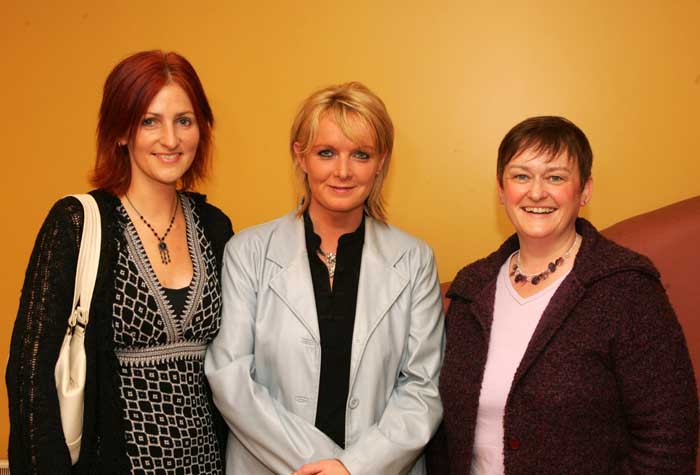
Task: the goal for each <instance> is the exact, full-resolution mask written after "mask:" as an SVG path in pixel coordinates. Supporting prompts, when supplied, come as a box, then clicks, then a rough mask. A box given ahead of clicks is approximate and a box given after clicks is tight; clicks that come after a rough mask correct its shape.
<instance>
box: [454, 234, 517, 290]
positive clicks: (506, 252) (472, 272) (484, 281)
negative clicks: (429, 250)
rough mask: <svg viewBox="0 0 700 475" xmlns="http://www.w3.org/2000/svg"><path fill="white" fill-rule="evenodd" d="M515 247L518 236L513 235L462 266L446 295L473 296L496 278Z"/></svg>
mask: <svg viewBox="0 0 700 475" xmlns="http://www.w3.org/2000/svg"><path fill="white" fill-rule="evenodd" d="M517 249H518V238H517V236H516V235H513V236H511V237H509V238H508V239H507V240H506V241H505V242H503V244H501V246H500V247H499V248H498V249H496V250H495V251H494V252H492V253H491V254H489V255H488V256H486V257H483V258H481V259H479V260H476V261H474V262H472V263H471V264H468V265H466V266H464V267H463V268H462V269H461V270H460V271H459V272H457V275H456V276H455V278H454V279H453V281H452V285H450V288H449V290H448V291H447V296H448V297H450V298H451V297H454V296H459V297H462V298H465V299H472V298H474V296H475V295H476V294H478V293H479V292H480V291H481V290H482V289H483V288H485V287H486V286H488V285H489V284H490V283H491V282H493V281H494V280H495V279H496V276H497V275H498V272H499V270H500V269H501V266H502V265H503V263H504V262H505V261H506V259H508V257H509V256H510V255H511V254H512V253H513V252H515V251H516V250H517Z"/></svg>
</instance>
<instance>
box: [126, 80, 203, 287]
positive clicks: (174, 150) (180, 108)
mask: <svg viewBox="0 0 700 475" xmlns="http://www.w3.org/2000/svg"><path fill="white" fill-rule="evenodd" d="M120 144H121V145H127V146H128V149H129V159H130V162H131V181H130V183H129V187H128V189H127V191H126V196H128V197H129V200H131V203H129V201H127V199H126V196H125V195H122V196H120V197H119V198H120V199H121V201H122V204H123V205H124V207H125V209H126V211H127V213H128V214H129V217H130V218H131V222H132V223H133V224H134V227H135V228H136V232H137V233H138V235H139V238H140V239H141V243H142V244H143V247H144V249H145V251H146V255H147V256H148V260H149V261H150V264H151V267H152V268H153V271H154V272H155V275H156V276H157V278H158V280H159V281H160V283H161V285H162V286H163V287H165V288H172V289H181V288H184V287H187V286H189V284H190V281H191V280H192V275H193V268H192V261H191V258H190V253H189V249H188V247H187V235H186V225H185V217H184V214H183V212H182V208H181V206H180V205H179V203H177V211H176V213H175V221H174V222H173V226H172V228H171V230H170V233H169V234H168V235H167V237H166V239H165V242H166V244H167V246H168V251H169V253H170V258H171V262H170V263H168V264H164V263H163V262H162V261H161V257H160V251H159V249H158V244H159V241H158V239H157V238H156V237H155V236H154V234H153V232H152V231H151V230H150V229H149V228H148V227H147V226H146V224H145V223H144V222H143V221H142V220H141V219H140V218H139V215H138V213H137V211H136V209H134V206H135V207H136V208H137V209H138V212H140V213H141V215H142V216H143V217H144V218H145V219H146V220H147V221H148V222H149V223H150V224H151V226H152V227H153V228H154V229H155V231H156V232H157V233H158V234H159V235H160V236H161V237H162V236H163V234H164V233H165V231H166V229H167V228H168V225H169V224H170V219H171V217H172V215H173V209H174V207H175V206H176V193H177V182H178V180H179V179H180V178H181V177H182V176H183V175H184V174H185V172H186V171H187V170H188V169H189V167H190V165H191V164H192V162H193V161H194V157H195V155H196V152H197V146H198V144H199V128H198V126H197V123H196V120H195V115H194V109H193V107H192V103H191V102H190V100H189V97H188V96H187V94H186V93H185V91H184V90H183V89H182V88H181V87H180V86H178V85H176V84H173V83H170V84H166V85H165V86H164V87H163V88H162V89H161V90H160V91H159V92H158V94H156V96H155V97H154V98H153V100H152V101H151V103H150V104H149V106H148V108H147V110H146V113H145V115H144V117H143V118H142V119H141V122H140V124H139V128H138V130H137V132H136V134H135V136H134V138H133V139H132V140H130V141H129V140H128V139H127V138H126V137H125V138H123V140H120ZM132 203H133V206H132Z"/></svg>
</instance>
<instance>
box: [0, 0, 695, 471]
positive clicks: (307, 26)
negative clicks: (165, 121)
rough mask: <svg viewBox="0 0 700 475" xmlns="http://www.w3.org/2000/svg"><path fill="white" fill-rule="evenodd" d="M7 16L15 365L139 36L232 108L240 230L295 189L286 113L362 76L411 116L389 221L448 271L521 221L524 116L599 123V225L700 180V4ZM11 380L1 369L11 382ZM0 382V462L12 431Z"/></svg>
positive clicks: (225, 130)
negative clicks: (32, 287) (516, 193)
mask: <svg viewBox="0 0 700 475" xmlns="http://www.w3.org/2000/svg"><path fill="white" fill-rule="evenodd" d="M2 9H3V20H2V28H0V58H2V59H0V61H1V64H2V72H1V74H0V94H1V96H0V98H1V99H2V101H1V102H0V104H2V106H3V110H4V111H5V112H4V113H3V117H4V118H3V119H2V125H0V137H1V138H2V141H1V143H2V147H3V150H4V153H3V157H2V169H3V173H2V175H3V176H2V187H1V188H0V189H1V190H2V191H1V193H2V204H3V206H2V207H1V211H0V213H1V214H0V218H1V220H2V227H3V232H2V234H1V237H0V239H2V251H3V252H2V255H3V259H2V260H3V272H2V279H1V286H0V302H1V306H0V315H2V317H0V362H2V364H3V375H4V362H5V361H7V354H8V347H9V341H10V333H11V329H12V323H13V320H14V317H15V312H16V310H17V303H18V297H19V291H20V288H21V284H22V278H23V274H24V270H25V266H26V262H27V259H28V257H29V253H30V252H31V248H32V245H33V242H34V237H35V235H36V232H37V231H38V228H39V226H40V224H41V222H42V220H43V218H44V217H45V215H46V213H47V211H48V209H49V207H50V206H51V204H52V203H53V202H54V200H56V199H57V198H58V197H60V196H62V195H65V194H68V193H75V192H81V191H84V190H86V189H87V188H88V184H87V180H86V176H87V172H88V170H89V168H90V166H91V164H92V161H93V156H94V129H95V123H96V115H97V110H98V106H99V101H100V92H101V87H102V83H103V81H104V79H105V77H106V75H107V73H108V72H109V71H110V69H111V68H112V67H113V66H114V64H116V62H117V61H119V60H120V59H122V58H123V57H124V56H126V55H128V54H130V53H133V52H135V51H138V50H143V49H153V48H161V49H166V50H175V51H178V52H180V53H182V54H184V55H185V56H186V57H187V58H189V59H190V61H191V62H192V63H193V64H194V66H195V67H196V69H197V71H198V72H199V74H200V77H201V79H202V81H203V83H204V85H205V88H206V90H207V93H208V95H209V99H210V101H211V104H212V107H213V109H214V113H215V116H216V119H217V127H216V145H217V148H216V157H215V169H214V176H213V177H212V179H211V180H210V181H209V182H208V183H207V184H206V186H204V187H203V188H202V189H203V191H205V192H206V193H207V194H208V195H209V197H210V199H211V201H213V202H214V203H215V204H217V205H219V206H220V207H221V208H222V209H223V210H224V211H226V212H227V213H228V214H229V216H230V217H231V218H232V220H233V222H234V226H235V228H236V229H242V228H244V227H247V226H250V225H252V224H255V223H259V222H262V221H266V220H269V219H271V218H273V217H276V216H278V215H280V214H282V213H284V212H286V211H287V210H289V209H291V208H292V206H293V202H294V195H293V191H292V190H293V188H292V178H291V177H292V174H291V168H290V159H289V157H288V155H287V151H286V141H287V133H288V129H289V125H290V123H291V120H292V116H293V114H294V111H295V108H296V106H297V105H298V103H299V101H300V100H301V99H302V98H304V97H305V96H306V95H307V94H308V93H310V92H311V91H312V90H314V89H316V88H318V87H321V86H324V85H327V84H330V83H337V82H343V81H348V80H360V81H363V82H365V83H366V84H367V85H368V86H369V87H371V88H372V89H373V90H375V91H376V92H377V93H378V94H379V95H380V96H381V97H382V98H383V99H384V100H385V102H386V104H387V106H388V108H389V111H390V112H391V114H392V117H393V119H394V121H395V124H396V130H397V137H396V148H395V155H394V161H393V163H392V170H391V172H390V179H389V183H388V187H387V198H388V202H389V212H390V221H391V222H393V223H394V224H396V225H398V226H400V227H402V228H404V229H406V230H408V231H409V232H411V233H413V234H415V235H417V236H419V237H421V238H423V239H425V240H427V241H428V242H429V243H430V244H431V245H432V246H433V247H434V249H435V252H436V254H437V260H438V265H439V272H440V276H441V280H443V281H444V280H450V279H451V278H452V277H453V275H454V274H455V272H456V271H457V270H458V269H459V268H460V267H461V266H462V265H464V264H466V263H468V262H470V261H472V260H473V259H475V258H477V257H480V256H482V255H484V254H486V253H487V252H489V251H491V250H492V249H494V248H495V247H496V246H497V245H498V244H499V243H500V241H501V240H502V239H503V238H504V237H505V236H506V235H507V234H509V233H510V232H511V228H510V226H509V224H508V222H507V220H506V219H505V218H504V216H503V214H502V212H501V210H500V209H499V205H498V202H497V199H496V193H495V189H494V173H495V171H494V169H495V166H494V164H495V156H496V149H497V147H498V143H499V141H500V139H501V138H502V136H503V135H504V134H505V133H506V132H507V131H508V129H509V128H510V127H511V126H513V125H514V124H515V123H516V122H518V121H520V120H521V119H523V118H525V117H527V116H532V115H540V114H556V115H564V116H566V117H568V118H570V119H572V120H573V121H574V122H576V123H577V124H578V125H579V126H580V127H581V128H582V129H583V130H584V131H585V132H586V133H587V135H588V137H589V139H590V141H591V143H592V145H593V150H594V153H595V161H594V167H593V174H594V177H595V192H594V196H593V201H592V203H591V204H590V205H589V207H588V208H586V210H585V212H584V215H585V216H586V217H588V218H589V219H591V220H592V221H593V222H594V224H596V225H597V226H599V227H601V228H602V227H605V226H607V225H609V224H612V223H613V222H615V221H618V220H620V219H622V218H625V217H628V216H631V215H634V214H637V213H640V212H643V211H647V210H650V209H653V208H656V207H659V206H662V205H666V204H669V203H671V202H674V201H677V200H680V199H683V198H687V197H690V196H693V195H697V194H699V193H700V184H699V180H700V159H699V158H700V157H699V156H698V136H699V135H698V134H699V132H700V128H699V126H700V27H699V25H700V2H698V1H697V0H673V1H665V0H657V1H635V2H632V1H614V0H613V1H610V0H573V1H570V2H561V1H555V0H552V1H544V0H534V1H528V2H523V1H509V0H507V1H503V2H486V1H471V0H458V1H445V0H437V1H433V2H425V1H412V0H409V1H406V0H404V1H381V0H355V1H351V2H340V1H338V2H335V1H332V0H323V1H321V0H300V1H296V2H291V1H282V0H279V1H270V0H257V1H254V2H243V1H228V0H220V1H201V2H194V1H187V2H185V1H177V0H171V1H151V2H137V1H135V0H124V1H120V2H100V1H97V2H96V1H94V0H93V1H84V0H77V1H70V0H69V1H66V2H47V1H37V0H23V1H20V0H10V1H9V4H8V2H7V1H5V2H3V8H2ZM3 379H4V378H3ZM8 430H9V428H8V422H7V397H6V391H5V390H4V385H3V390H1V391H0V458H6V454H7V452H6V441H7V437H8Z"/></svg>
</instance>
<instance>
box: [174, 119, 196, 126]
mask: <svg viewBox="0 0 700 475" xmlns="http://www.w3.org/2000/svg"><path fill="white" fill-rule="evenodd" d="M177 122H178V124H180V125H184V126H190V125H192V123H193V121H192V119H190V118H189V117H180V118H179V119H177Z"/></svg>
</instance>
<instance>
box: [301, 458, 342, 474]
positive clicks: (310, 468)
mask: <svg viewBox="0 0 700 475" xmlns="http://www.w3.org/2000/svg"><path fill="white" fill-rule="evenodd" d="M292 475H350V472H348V470H347V469H346V468H345V465H343V463H342V462H341V461H340V460H338V459H327V460H319V461H318V462H314V463H307V464H305V465H302V466H301V467H299V469H298V470H297V471H296V472H294V473H293V474H292Z"/></svg>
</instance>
